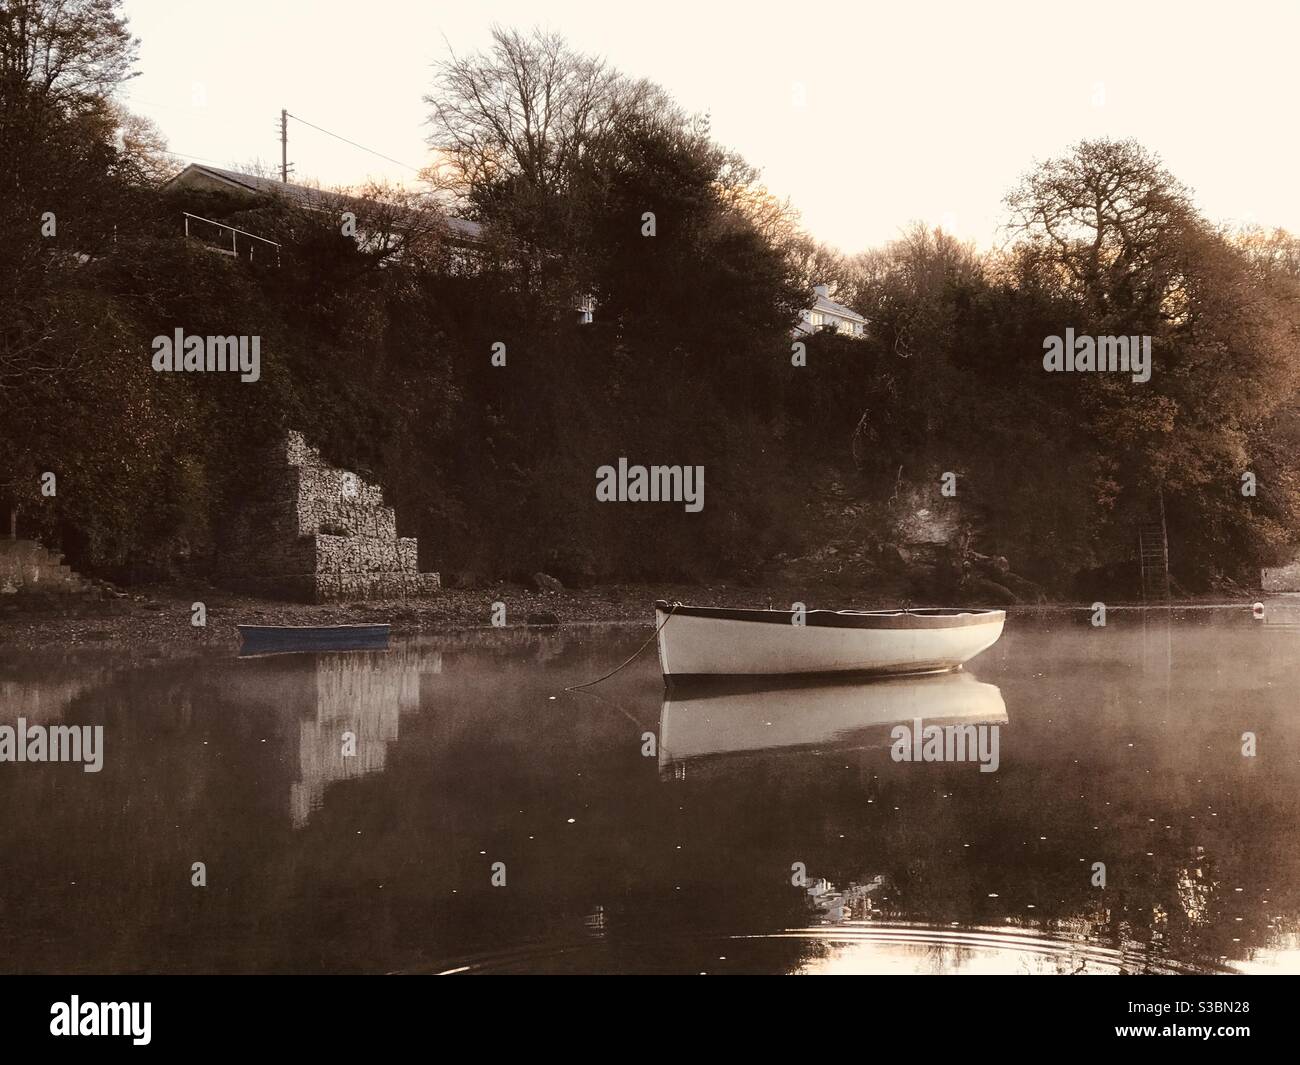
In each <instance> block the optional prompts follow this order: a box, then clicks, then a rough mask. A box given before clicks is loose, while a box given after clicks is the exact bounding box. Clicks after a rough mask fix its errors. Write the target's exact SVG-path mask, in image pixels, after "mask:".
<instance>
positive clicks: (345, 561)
mask: <svg viewBox="0 0 1300 1065" xmlns="http://www.w3.org/2000/svg"><path fill="white" fill-rule="evenodd" d="M418 557H419V552H418V550H417V544H416V541H415V540H413V539H411V538H409V537H399V536H398V535H397V515H396V513H395V512H394V511H393V508H392V507H388V506H385V505H384V494H383V490H382V489H381V488H380V487H379V486H378V485H372V484H368V483H367V482H365V481H363V480H362V479H361V478H360V477H358V476H357V475H356V474H355V473H352V472H351V471H349V470H341V469H338V468H337V467H334V466H330V465H329V464H328V463H326V462H325V461H324V460H323V459H322V458H321V456H320V452H318V451H317V450H316V449H315V448H313V447H309V446H308V445H307V442H306V441H305V440H304V439H303V437H302V434H301V433H296V432H292V431H290V432H289V433H287V434H286V436H285V437H284V438H283V439H282V440H281V441H280V442H279V443H278V444H277V445H276V446H275V447H273V448H271V449H270V450H269V453H268V455H267V457H266V459H265V462H264V464H263V477H262V480H261V483H259V484H254V485H250V486H249V490H248V492H247V494H246V495H245V497H244V499H243V500H242V501H241V504H240V506H239V508H238V512H237V513H236V514H235V515H234V516H233V518H232V519H231V522H230V524H229V527H228V529H227V531H226V534H225V536H224V537H223V547H222V550H221V554H220V557H219V560H218V573H219V576H220V579H221V581H222V583H223V584H226V585H228V586H230V587H233V588H237V589H239V590H242V591H247V592H251V593H253V594H256V595H268V596H277V597H288V598H291V599H304V600H307V601H310V602H323V601H326V600H333V599H403V598H408V597H411V596H419V595H428V594H430V593H432V592H436V591H437V590H438V588H439V580H438V574H436V573H421V572H419V564H418Z"/></svg>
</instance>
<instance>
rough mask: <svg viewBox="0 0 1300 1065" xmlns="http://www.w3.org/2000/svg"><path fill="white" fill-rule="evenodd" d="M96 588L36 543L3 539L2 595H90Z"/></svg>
mask: <svg viewBox="0 0 1300 1065" xmlns="http://www.w3.org/2000/svg"><path fill="white" fill-rule="evenodd" d="M96 591H97V589H96V588H95V586H94V585H93V584H92V583H91V582H89V581H87V580H85V579H84V578H82V577H79V576H78V575H77V574H76V573H74V572H73V571H72V570H71V569H69V568H68V567H67V566H65V565H64V564H63V556H62V555H61V554H59V553H58V552H57V551H51V550H49V549H48V548H45V547H42V546H41V545H40V544H38V543H37V542H36V541H35V540H17V539H10V540H3V539H0V595H90V594H93V593H95V592H96Z"/></svg>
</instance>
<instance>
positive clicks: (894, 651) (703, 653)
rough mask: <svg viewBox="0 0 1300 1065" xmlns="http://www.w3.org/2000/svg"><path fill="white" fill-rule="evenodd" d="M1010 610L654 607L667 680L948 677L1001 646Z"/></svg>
mask: <svg viewBox="0 0 1300 1065" xmlns="http://www.w3.org/2000/svg"><path fill="white" fill-rule="evenodd" d="M1006 617H1007V615H1006V611H1005V610H960V609H954V610H947V609H937V610H936V609H927V610H808V611H799V612H796V611H793V610H741V609H734V608H731V607H709V606H684V605H682V604H681V603H671V604H670V603H666V602H664V601H663V600H662V599H661V600H659V601H658V602H656V603H655V624H656V626H657V628H658V641H659V666H660V668H661V669H662V670H663V674H664V676H665V677H703V676H769V675H799V674H820V673H862V674H880V675H889V674H903V673H942V672H944V671H946V670H949V669H955V668H957V667H958V666H960V665H961V664H962V663H963V662H968V661H970V659H972V658H974V657H975V656H976V655H977V654H979V653H980V652H981V651H984V650H987V649H988V648H990V647H992V646H993V644H995V643H997V640H998V637H999V636H1001V635H1002V626H1003V623H1004V622H1005V621H1006Z"/></svg>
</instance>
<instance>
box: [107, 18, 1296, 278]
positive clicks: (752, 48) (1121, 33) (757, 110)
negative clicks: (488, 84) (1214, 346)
mask: <svg viewBox="0 0 1300 1065" xmlns="http://www.w3.org/2000/svg"><path fill="white" fill-rule="evenodd" d="M124 10H125V12H126V14H127V16H128V18H129V19H130V22H131V29H132V31H133V32H134V33H135V35H136V36H137V37H139V38H140V41H141V48H140V62H139V64H138V67H137V69H138V70H139V71H140V75H139V76H138V77H137V78H135V79H133V80H132V81H130V82H129V83H128V84H127V85H126V86H125V87H124V88H123V90H122V102H123V103H124V104H126V105H127V106H128V107H129V108H130V109H131V110H133V111H136V112H138V113H140V114H143V115H147V116H148V117H150V118H152V119H153V120H154V121H155V122H157V123H158V125H159V126H160V127H161V128H162V130H163V132H164V133H165V134H166V136H167V139H168V142H169V144H170V147H171V149H172V150H173V151H174V152H176V153H178V154H180V155H182V156H183V157H184V156H188V157H192V158H183V159H182V161H184V162H190V161H207V162H211V163H214V164H216V165H220V166H232V165H233V166H235V167H236V168H239V167H241V166H243V165H245V164H248V163H250V162H253V161H254V160H261V161H262V162H263V163H266V164H271V165H275V166H277V167H278V165H279V160H280V148H279V117H280V109H281V108H287V109H288V110H289V112H290V113H291V114H293V115H296V116H299V117H300V118H302V119H305V120H306V121H307V122H310V123H314V124H315V125H317V126H320V127H323V128H325V129H327V130H331V131H333V132H335V133H337V134H339V135H341V136H343V137H346V138H348V139H350V140H353V141H356V142H358V143H360V144H362V145H365V146H366V147H367V148H370V149H372V150H373V151H375V152H379V153H381V154H382V155H385V156H389V157H391V158H392V159H394V160H398V161H399V162H389V161H386V160H385V159H382V158H379V157H378V156H376V155H374V154H370V153H368V152H366V151H362V150H359V149H357V148H354V147H351V146H349V145H347V144H345V143H343V142H341V141H338V140H335V139H333V138H331V137H329V136H327V135H326V134H324V133H320V132H318V131H316V130H314V129H311V128H310V127H307V126H304V125H302V124H301V123H298V122H294V121H293V120H290V126H289V133H290V141H289V158H290V162H291V163H293V164H294V165H295V166H296V171H295V174H296V175H297V176H298V177H301V178H311V179H315V180H317V181H319V182H321V183H322V184H324V185H352V184H360V183H362V182H364V181H366V180H367V179H369V178H387V179H390V180H401V181H407V182H411V183H414V182H415V180H416V175H415V172H414V170H413V169H411V168H419V167H420V166H423V165H425V164H426V163H427V162H428V161H429V158H430V153H429V149H428V147H427V145H426V143H425V138H426V136H427V134H428V128H427V125H426V120H427V117H428V110H429V109H428V106H427V105H426V104H425V103H424V102H423V99H422V98H423V97H424V96H425V95H426V94H427V93H428V92H429V91H430V90H431V88H432V79H433V64H434V63H435V62H437V61H438V60H441V59H444V58H446V57H447V56H448V55H449V54H450V50H453V49H454V50H455V52H456V53H458V54H462V53H467V52H474V51H478V50H482V49H485V48H486V47H487V46H488V45H489V43H490V33H491V28H492V26H493V24H499V25H502V26H507V27H516V28H520V29H531V28H532V27H534V26H541V27H543V28H545V29H552V30H557V31H559V32H560V33H562V34H564V35H565V36H566V37H567V38H568V39H569V41H570V42H571V43H572V44H573V45H574V46H575V47H576V48H578V49H579V50H581V51H583V52H587V53H590V54H594V55H599V56H602V57H604V58H605V59H606V60H607V61H608V62H609V63H610V64H611V65H613V66H614V67H616V68H617V69H619V70H621V71H623V72H624V73H626V74H629V75H633V76H636V77H646V78H649V79H650V80H652V81H656V82H658V83H660V84H661V85H663V86H664V87H665V88H667V89H668V90H669V91H670V92H671V93H672V94H673V95H674V96H675V97H676V98H677V100H678V102H679V103H681V104H682V105H683V106H684V107H685V108H686V109H688V110H689V111H708V112H709V113H710V114H711V116H712V129H713V135H714V137H715V138H716V139H717V140H718V141H720V142H721V143H723V144H725V145H726V146H727V147H730V148H734V149H736V150H738V151H739V152H740V153H741V154H742V155H743V156H744V157H745V158H746V159H747V160H748V161H749V162H750V163H752V164H754V165H755V166H757V167H759V168H760V169H761V171H762V180H763V183H764V184H765V185H766V186H767V187H768V188H769V189H771V190H772V191H773V192H774V193H776V194H777V195H779V196H781V197H789V199H790V200H791V202H792V203H793V205H794V206H795V207H796V208H797V209H798V211H799V212H800V215H801V217H802V221H803V225H804V227H805V228H806V229H807V230H808V231H809V232H810V233H811V234H812V235H813V236H815V237H817V238H818V239H820V240H823V241H825V242H827V243H829V244H832V245H835V246H836V247H838V248H840V249H841V250H843V251H846V252H856V251H860V250H863V249H865V248H868V247H874V246H878V245H880V244H883V243H885V242H886V241H888V240H891V239H893V238H895V237H897V236H898V235H899V234H900V233H901V232H902V230H903V229H905V228H906V227H907V226H908V225H909V224H910V223H912V222H914V221H926V222H930V223H933V224H938V225H942V226H943V227H944V228H945V229H947V230H948V231H949V232H952V233H954V234H955V235H957V236H958V237H960V238H962V239H966V240H973V241H974V242H975V243H976V244H977V245H979V246H980V247H991V246H994V245H996V244H998V243H1000V242H1001V240H1002V234H1001V232H1000V226H1001V225H1002V223H1003V222H1004V221H1005V218H1006V213H1005V208H1004V206H1003V202H1002V201H1003V197H1004V196H1005V195H1006V193H1007V191H1008V190H1009V189H1010V188H1011V187H1012V186H1013V185H1014V184H1015V183H1016V181H1017V179H1018V178H1019V177H1020V175H1022V174H1023V173H1024V172H1025V171H1027V170H1028V169H1029V168H1030V167H1032V166H1033V165H1034V163H1035V162H1036V161H1042V160H1045V159H1049V158H1052V157H1054V156H1058V155H1060V154H1063V153H1064V152H1065V151H1067V150H1068V148H1069V147H1070V146H1071V145H1072V144H1075V143H1077V142H1078V141H1079V140H1081V139H1083V138H1087V137H1097V136H1111V137H1134V138H1136V139H1137V140H1139V141H1140V142H1141V143H1142V144H1144V145H1145V146H1146V147H1148V148H1150V149H1152V150H1153V151H1155V152H1157V153H1158V154H1159V155H1160V156H1161V157H1162V158H1163V160H1164V162H1165V164H1166V166H1167V167H1168V168H1169V169H1170V170H1171V171H1172V172H1173V173H1174V174H1175V175H1176V176H1177V177H1178V178H1179V179H1180V180H1182V181H1183V182H1184V183H1185V184H1187V185H1189V186H1190V187H1191V188H1192V189H1193V190H1194V193H1195V198H1196V202H1197V204H1198V206H1199V207H1200V209H1201V210H1202V212H1203V213H1205V214H1206V215H1207V216H1208V217H1209V218H1211V219H1212V220H1214V221H1216V222H1232V223H1243V224H1244V223H1258V224H1261V225H1267V226H1274V225H1280V226H1283V227H1285V228H1287V229H1289V230H1291V231H1292V232H1296V233H1300V60H1298V57H1297V52H1296V48H1297V43H1298V42H1300V0H1235V2H1233V3H1230V4H1226V3H1222V2H1221V0H1215V2H1205V0H1184V2H1181V3H1166V2H1164V0H1146V2H1139V0H1129V2H1127V3H1116V2H1112V0H1090V2H1087V3H1072V2H1061V0H1038V2H1035V3H1020V2H1018V0H981V2H979V3H961V2H955V0H954V2H940V0H894V2H891V3H888V4H885V3H878V2H876V0H857V2H852V3H841V2H839V0H823V2H821V3H817V4H798V3H790V2H789V0H786V2H784V3H770V2H766V0H750V2H747V3H715V2H710V3H701V2H699V0H694V2H680V0H656V2H654V3H652V4H641V3H630V2H627V0H604V2H597V3H587V2H577V0H531V2H513V0H470V2H468V3H464V2H462V3H457V4H447V3H440V2H435V0H367V2H366V3H345V2H342V0H224V2H223V3H220V4H212V3H200V2H197V0H125V3H124ZM401 164H407V165H405V166H403V165H401Z"/></svg>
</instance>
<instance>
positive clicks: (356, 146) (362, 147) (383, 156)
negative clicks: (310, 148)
mask: <svg viewBox="0 0 1300 1065" xmlns="http://www.w3.org/2000/svg"><path fill="white" fill-rule="evenodd" d="M288 114H289V117H290V118H292V119H293V120H294V121H295V122H301V123H302V124H303V125H304V126H311V128H312V129H314V130H319V131H320V132H321V133H324V134H326V135H327V136H330V137H333V138H335V139H336V140H341V141H342V142H343V143H344V144H350V145H352V147H354V148H360V149H361V150H362V151H363V152H369V153H370V154H371V155H377V156H379V158H380V159H387V160H388V161H389V162H390V163H396V164H397V165H398V166H404V167H406V169H407V170H413V171H415V173H417V174H418V173H419V172H420V168H419V167H418V166H412V165H411V164H410V163H404V162H402V160H400V159H394V158H393V157H392V156H391V155H385V154H384V153H383V152H377V151H375V150H374V149H373V148H367V147H366V146H365V145H364V144H358V143H357V142H356V141H354V140H348V138H347V137H343V136H340V135H339V134H337V133H334V132H332V131H330V130H328V129H325V128H323V127H321V126H318V125H316V124H315V123H314V122H308V121H307V120H306V119H305V118H300V117H299V116H298V115H295V114H293V113H292V112H289V113H288Z"/></svg>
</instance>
